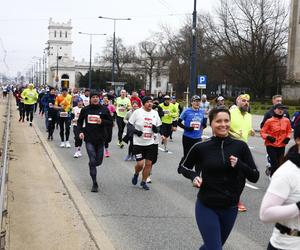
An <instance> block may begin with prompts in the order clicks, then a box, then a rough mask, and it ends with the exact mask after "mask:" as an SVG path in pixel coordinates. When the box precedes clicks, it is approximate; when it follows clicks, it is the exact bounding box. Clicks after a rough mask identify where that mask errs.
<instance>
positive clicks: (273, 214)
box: [259, 192, 299, 222]
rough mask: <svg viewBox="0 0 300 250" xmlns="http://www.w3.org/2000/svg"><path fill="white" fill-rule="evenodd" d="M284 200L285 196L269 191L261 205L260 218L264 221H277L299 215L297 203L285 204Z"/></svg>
mask: <svg viewBox="0 0 300 250" xmlns="http://www.w3.org/2000/svg"><path fill="white" fill-rule="evenodd" d="M284 201H285V199H284V198H282V197H280V196H278V195H276V194H272V193H270V192H267V193H266V194H265V196H264V198H263V200H262V203H261V206H260V212H259V218H260V220H261V221H263V222H277V221H279V220H286V219H291V218H295V217H297V216H299V209H298V207H297V205H296V203H294V204H289V205H283V203H284Z"/></svg>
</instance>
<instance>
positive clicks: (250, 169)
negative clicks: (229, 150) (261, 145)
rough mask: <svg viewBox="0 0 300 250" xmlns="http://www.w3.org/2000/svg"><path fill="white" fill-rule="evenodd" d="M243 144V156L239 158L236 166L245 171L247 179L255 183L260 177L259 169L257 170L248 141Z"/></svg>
mask: <svg viewBox="0 0 300 250" xmlns="http://www.w3.org/2000/svg"><path fill="white" fill-rule="evenodd" d="M243 145H244V146H243V152H242V157H241V159H240V158H239V159H238V162H237V165H236V167H237V168H238V169H240V170H241V171H242V172H243V173H244V175H245V177H246V179H247V180H249V181H251V182H253V183H255V182H257V181H258V179H259V171H258V170H257V167H256V164H255V162H254V160H253V157H252V153H251V151H250V149H249V147H248V146H247V144H246V143H244V144H243Z"/></svg>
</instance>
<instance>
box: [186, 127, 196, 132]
mask: <svg viewBox="0 0 300 250" xmlns="http://www.w3.org/2000/svg"><path fill="white" fill-rule="evenodd" d="M184 129H185V130H186V131H189V132H192V131H194V128H193V127H184Z"/></svg>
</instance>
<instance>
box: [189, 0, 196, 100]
mask: <svg viewBox="0 0 300 250" xmlns="http://www.w3.org/2000/svg"><path fill="white" fill-rule="evenodd" d="M196 4H197V0H194V11H193V28H192V53H191V71H190V94H191V96H193V95H194V94H195V82H196V26H197V10H196Z"/></svg>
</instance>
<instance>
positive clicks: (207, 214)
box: [178, 108, 259, 250]
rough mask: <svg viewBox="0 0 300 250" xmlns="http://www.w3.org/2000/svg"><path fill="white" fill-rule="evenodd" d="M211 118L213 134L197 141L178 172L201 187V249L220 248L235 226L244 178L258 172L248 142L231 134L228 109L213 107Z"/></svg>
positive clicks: (198, 218)
mask: <svg viewBox="0 0 300 250" xmlns="http://www.w3.org/2000/svg"><path fill="white" fill-rule="evenodd" d="M209 121H210V126H211V128H212V131H213V134H214V136H213V137H212V138H211V139H210V140H207V141H204V142H198V143H196V144H194V146H193V147H192V148H191V150H190V151H189V152H188V154H187V156H186V157H185V158H184V159H183V161H181V163H180V164H179V167H178V173H179V174H182V175H183V176H184V177H186V178H188V179H190V180H191V181H192V182H193V186H194V187H196V188H199V192H198V195H197V201H196V209H195V212H196V221H197V224H198V228H199V231H200V233H201V235H202V238H203V242H204V244H203V245H202V246H201V247H200V249H203V250H204V249H211V250H217V249H218V250H221V249H222V246H223V245H224V244H225V242H226V240H227V238H228V236H229V235H230V232H231V230H232V228H233V226H234V223H235V220H236V217H237V212H238V209H237V206H236V205H237V203H238V201H239V197H240V195H241V193H242V190H243V188H244V186H245V181H246V179H247V180H249V181H251V182H257V181H258V178H259V172H258V170H257V167H256V165H255V163H254V160H253V157H252V154H251V152H250V150H249V148H248V146H247V144H246V143H245V142H243V141H240V140H235V139H233V138H231V137H230V136H229V128H230V112H229V110H228V109H225V108H214V109H212V110H211V111H210V112H209ZM194 168H195V170H193V169H194ZM240 173H242V175H243V178H241V177H240ZM200 174H201V177H200Z"/></svg>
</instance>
